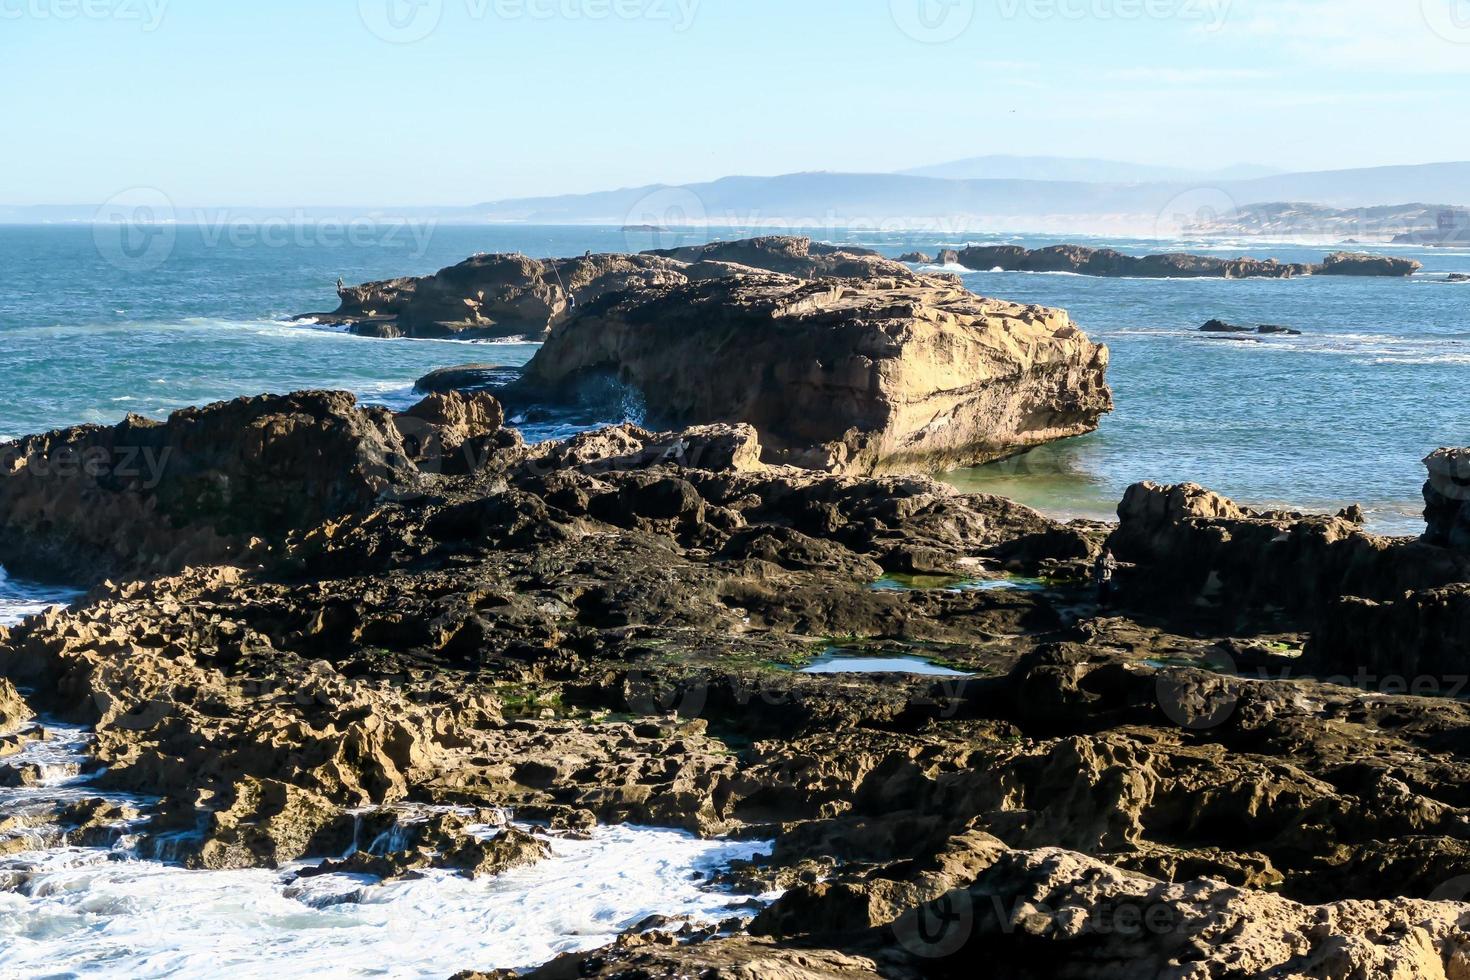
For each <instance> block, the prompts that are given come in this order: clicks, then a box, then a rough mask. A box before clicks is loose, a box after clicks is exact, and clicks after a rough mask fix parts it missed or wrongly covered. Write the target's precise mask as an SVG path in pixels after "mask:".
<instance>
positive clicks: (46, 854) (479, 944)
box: [0, 726, 769, 980]
mask: <svg viewBox="0 0 1470 980" xmlns="http://www.w3.org/2000/svg"><path fill="white" fill-rule="evenodd" d="M47 731H48V733H49V735H50V738H49V739H48V740H46V741H36V742H32V743H31V744H30V745H29V746H28V747H27V748H26V749H25V751H24V752H23V753H21V754H20V755H18V756H14V757H12V758H11V759H10V760H7V761H8V762H24V763H35V764H38V765H41V766H42V767H43V771H44V772H45V773H46V778H45V779H44V781H43V784H42V785H40V786H32V787H24V788H20V789H11V790H0V810H3V811H4V812H7V813H18V812H23V811H25V810H26V809H34V808H35V807H36V806H37V805H39V804H44V803H46V802H48V801H53V800H67V799H76V798H81V797H96V796H110V798H113V799H126V798H125V797H119V796H116V795H115V794H101V793H97V792H96V791H94V790H92V789H90V787H89V786H88V785H87V784H88V781H89V779H90V778H91V777H88V776H84V775H78V774H77V769H78V765H79V763H81V762H82V761H83V759H84V756H83V752H84V750H85V747H86V744H87V742H88V740H89V737H88V735H87V734H86V732H85V731H84V730H82V729H79V728H74V727H67V726H55V727H52V726H47ZM134 802H137V803H141V804H146V803H148V802H151V801H144V800H135V801H134ZM124 829H125V830H126V829H128V828H124ZM490 832H491V831H490V830H489V829H488V828H487V829H486V833H490ZM37 840H38V847H39V846H40V845H41V838H40V837H38V838H37ZM548 843H549V844H550V846H551V849H552V852H553V856H552V857H551V858H549V859H547V860H544V861H542V862H540V863H539V864H536V865H533V866H531V867H528V868H522V869H518V870H516V871H511V872H509V873H507V874H504V875H500V876H498V877H495V878H491V879H484V880H480V881H470V880H468V879H466V878H463V877H460V876H457V875H453V874H450V873H448V872H429V873H427V874H426V875H424V877H422V878H420V879H418V880H414V881H403V882H395V883H390V884H381V883H378V882H377V881H376V879H373V878H369V877H366V876H362V875H323V876H320V877H314V878H306V879H300V880H295V879H294V873H295V872H296V871H297V870H299V869H300V868H302V867H305V866H306V865H304V864H298V865H295V866H293V867H288V868H284V869H282V870H280V871H270V870H263V869H259V870H248V871H189V870H185V869H183V868H181V867H179V866H177V865H170V864H164V863H161V862H158V861H151V860H141V859H139V858H138V857H137V856H136V855H135V854H133V853H132V852H131V851H129V850H128V849H127V838H124V840H123V842H121V843H120V844H119V845H118V847H116V848H114V849H112V850H103V849H99V848H77V847H57V848H51V849H46V850H33V851H26V852H22V853H19V854H14V855H11V856H9V857H6V858H3V859H0V949H3V950H4V958H3V961H0V975H3V976H4V977H6V978H7V980H9V978H16V980H20V978H41V977H75V976H86V977H89V978H103V980H108V978H115V980H124V978H127V980H132V978H147V977H180V976H189V977H195V976H230V977H232V978H240V980H255V978H259V980H279V978H282V977H297V976H312V977H342V978H347V977H375V978H378V977H388V978H418V977H425V978H428V977H433V978H442V977H445V976H449V975H451V974H453V973H455V972H457V971H459V970H464V969H478V970H491V969H500V968H508V969H516V968H525V967H530V966H533V965H536V964H540V963H543V962H545V961H547V960H550V959H552V958H554V957H555V956H557V955H559V954H561V953H564V952H569V951H572V950H579V949H591V948H595V947H597V946H601V945H605V944H607V943H609V942H611V941H612V940H613V939H615V938H616V937H617V936H618V935H619V934H620V933H621V932H623V931H624V930H626V929H629V928H632V927H634V926H636V925H637V924H638V923H640V922H642V921H643V920H644V919H645V918H647V917H648V916H650V915H654V914H659V915H665V916H670V917H676V918H688V919H690V920H693V921H697V922H702V923H718V922H721V921H723V920H725V919H728V918H731V917H737V916H748V915H750V914H752V904H753V903H752V902H751V901H750V899H748V898H744V897H741V896H737V895H733V894H730V893H728V892H724V891H720V890H716V889H713V888H709V887H705V885H704V882H705V881H707V880H708V878H709V876H710V875H711V874H712V873H713V872H715V871H716V870H718V869H720V868H722V867H725V866H727V865H728V864H729V863H730V862H731V861H733V860H737V859H749V858H752V857H755V856H757V855H759V854H763V853H766V852H767V851H768V850H769V844H763V843H756V842H731V841H708V840H700V839H698V838H696V837H694V836H693V835H690V834H685V833H680V832H677V831H668V830H652V829H646V828H638V827H606V828H600V829H598V830H597V831H595V832H594V833H593V834H592V835H591V837H590V839H587V840H575V839H570V838H561V837H557V838H553V839H551V840H549V842H548ZM6 872H12V874H9V875H7V874H6ZM7 880H8V881H9V882H11V883H10V884H9V885H7V884H6V882H7ZM768 897H769V896H768Z"/></svg>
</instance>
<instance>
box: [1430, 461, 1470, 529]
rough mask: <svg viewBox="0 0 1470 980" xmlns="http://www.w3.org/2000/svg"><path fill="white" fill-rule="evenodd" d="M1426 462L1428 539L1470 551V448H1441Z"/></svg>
mask: <svg viewBox="0 0 1470 980" xmlns="http://www.w3.org/2000/svg"><path fill="white" fill-rule="evenodd" d="M1424 465H1425V466H1427V467H1428V468H1429V480H1428V482H1426V483H1425V484H1424V521H1425V524H1427V525H1428V527H1427V529H1426V530H1425V532H1424V540H1425V541H1427V542H1429V543H1430V544H1437V545H1441V546H1443V547H1446V548H1453V549H1454V550H1456V551H1461V552H1465V553H1467V554H1470V449H1440V450H1438V451H1436V452H1435V453H1433V454H1432V455H1430V456H1429V458H1428V459H1426V460H1424Z"/></svg>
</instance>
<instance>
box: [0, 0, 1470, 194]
mask: <svg viewBox="0 0 1470 980" xmlns="http://www.w3.org/2000/svg"><path fill="white" fill-rule="evenodd" d="M416 4H417V5H418V6H416ZM395 5H396V13H397V14H398V15H399V18H398V19H397V20H393V19H391V18H390V17H389V14H390V13H393V12H394V10H393V9H390V8H392V7H394V6H395ZM921 6H922V8H923V9H922V10H921V9H919V8H920V7H921ZM926 12H927V14H928V16H927V17H924V16H921V14H924V13H926ZM395 25H396V27H395ZM373 28H376V30H377V32H378V33H376V34H375V33H374V30H373ZM379 34H385V35H388V36H390V37H391V38H393V41H389V40H384V39H383V38H382V37H380V36H378V35H379ZM420 34H423V35H424V36H423V37H421V38H418V39H414V38H416V37H417V36H418V35H420ZM395 41H396V42H399V43H394V42H395ZM1467 72H1470V0H1270V2H1268V0H0V83H3V90H4V91H5V93H6V96H5V110H4V123H5V130H6V133H5V142H6V143H7V147H8V149H7V151H6V152H5V153H4V154H3V156H0V202H4V203H13V204H38V203H51V204H75V203H91V202H96V201H100V200H103V199H106V198H108V197H109V196H111V195H113V194H115V193H117V192H118V191H119V190H122V189H125V188H130V187H135V186H149V187H157V188H160V189H162V190H164V191H165V192H166V193H167V194H168V195H169V196H170V197H171V198H172V199H173V200H174V201H176V202H178V203H180V204H238V205H270V206H303V207H304V206H313V205H320V204H383V205H388V204H468V203H473V202H476V201H484V200H493V199H498V198H506V197H512V196H521V195H528V194H542V193H561V192H570V191H583V190H599V189H606V188H611V187H618V186H627V185H632V184H643V183H650V182H654V181H673V182H679V181H693V180H703V179H709V178H713V177H718V176H722V175H725V174H733V173H740V174H774V173H785V172H791V171H798V170H820V169H830V170H892V169H901V168H906V167H910V166H917V165H922V164H927V163H935V162H940V161H945V160H950V159H955V158H959V157H966V156H974V155H981V154H990V153H1013V154H1054V155H1061V156H1093V157H1106V158H1114V159H1124V160H1136V161H1139V162H1145V163H1159V164H1173V165H1196V166H1201V167H1209V168H1213V167H1217V166H1222V165H1225V164H1230V163H1236V162H1252V163H1265V164H1269V165H1273V166H1279V167H1283V168H1290V169H1323V168H1331V167H1339V166H1344V167H1345V166H1371V165H1377V164H1388V163H1417V162H1427V161H1433V160H1454V159H1470V130H1467V129H1466V127H1465V126H1464V125H1463V118H1464V116H1463V105H1464V104H1465V101H1466V99H1467V97H1470V77H1467Z"/></svg>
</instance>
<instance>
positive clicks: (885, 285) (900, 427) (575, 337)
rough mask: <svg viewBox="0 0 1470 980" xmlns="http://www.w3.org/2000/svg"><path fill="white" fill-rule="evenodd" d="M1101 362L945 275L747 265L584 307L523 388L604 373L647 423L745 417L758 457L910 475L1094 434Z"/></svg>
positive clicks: (1101, 398) (1089, 350) (1053, 325)
mask: <svg viewBox="0 0 1470 980" xmlns="http://www.w3.org/2000/svg"><path fill="white" fill-rule="evenodd" d="M1106 369H1107V349H1106V348H1105V347H1101V346H1099V345H1096V344H1093V343H1092V342H1090V341H1089V340H1088V339H1087V338H1086V336H1085V335H1084V334H1083V333H1082V332H1081V331H1080V330H1078V329H1077V327H1076V326H1074V325H1073V324H1072V323H1071V321H1070V320H1069V319H1068V317H1067V315H1066V313H1064V312H1062V311H1060V310H1051V309H1045V308H1042V307H1035V306H1021V305H1018V304H1014V303H1004V302H1000V301H996V300H986V299H981V298H979V297H976V296H974V295H973V294H971V293H969V292H967V291H966V290H964V289H963V288H961V287H960V286H958V285H956V284H955V283H954V282H953V281H952V280H950V279H948V278H943V277H931V278H922V277H921V278H913V277H910V278H908V279H905V280H896V279H883V278H870V279H863V280H832V279H821V280H815V281H801V280H797V279H793V278H790V277H786V276H777V275H743V276H733V277H726V278H721V279H715V280H708V281H704V282H699V283H691V284H689V285H686V286H681V287H677V288H674V289H666V290H629V291H627V292H624V293H621V294H618V295H616V296H609V297H606V298H605V299H604V300H603V301H600V302H595V303H589V304H586V305H584V306H583V307H582V308H581V309H580V310H579V313H578V315H577V316H576V317H575V318H573V319H570V320H568V321H566V322H565V323H563V324H560V325H559V326H558V327H557V329H556V330H555V331H553V333H552V335H551V336H550V337H549V338H548V339H547V342H546V344H545V346H543V348H542V349H541V351H540V352H538V353H537V355H536V357H535V358H534V359H533V360H532V361H531V363H530V364H529V365H528V366H527V368H526V373H525V377H524V379H523V381H522V386H523V389H524V390H526V391H529V392H531V393H534V396H535V397H547V398H555V397H556V396H557V392H558V391H559V390H567V389H570V388H573V387H574V386H575V384H576V382H577V381H578V380H579V379H581V378H585V377H587V376H589V375H596V374H607V375H613V376H616V377H617V378H618V379H620V380H621V381H622V382H624V383H626V384H629V385H632V386H634V387H636V388H637V389H638V390H639V391H640V392H641V393H642V395H643V397H644V399H645V400H646V404H647V407H648V411H649V414H650V416H651V418H652V420H653V421H654V422H655V423H656V424H659V425H668V426H671V427H678V426H686V425H691V424H706V423H715V422H732V423H733V422H744V423H749V424H750V425H752V426H754V427H755V429H756V430H757V431H758V432H759V434H760V439H761V442H762V444H763V445H764V446H765V447H766V450H767V453H768V456H767V458H768V460H770V461H778V462H791V463H796V464H798V465H803V466H809V467H812V468H817V469H824V470H831V471H835V472H844V473H875V472H905V471H910V472H912V471H924V470H937V469H943V468H947V467H952V466H964V465H969V464H973V463H979V462H984V461H987V460H993V459H998V458H1001V457H1004V456H1008V455H1012V454H1014V453H1017V452H1020V451H1022V450H1024V449H1027V448H1030V447H1032V446H1036V445H1040V444H1042V443H1045V442H1049V441H1051V440H1054V439H1059V438H1064V437H1067V436H1074V435H1080V434H1082V433H1085V432H1090V431H1092V430H1093V429H1094V428H1095V427H1096V425H1097V422H1098V419H1099V417H1100V416H1101V415H1102V414H1103V413H1105V412H1107V411H1110V410H1111V407H1112V400H1111V395H1110V392H1109V390H1108V388H1107V384H1106V381H1105V372H1106Z"/></svg>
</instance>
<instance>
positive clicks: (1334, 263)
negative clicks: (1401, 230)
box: [1315, 252, 1424, 276]
mask: <svg viewBox="0 0 1470 980" xmlns="http://www.w3.org/2000/svg"><path fill="white" fill-rule="evenodd" d="M1422 268H1424V263H1422V262H1419V261H1417V260H1415V259H1398V258H1390V257H1389V256H1386V255H1368V254H1366V253H1364V252H1333V253H1332V254H1331V255H1329V256H1327V258H1325V259H1323V260H1322V264H1321V265H1319V266H1317V267H1316V270H1315V272H1316V274H1317V275H1319V276H1412V275H1413V274H1414V273H1416V272H1418V271H1419V270H1420V269H1422Z"/></svg>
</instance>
